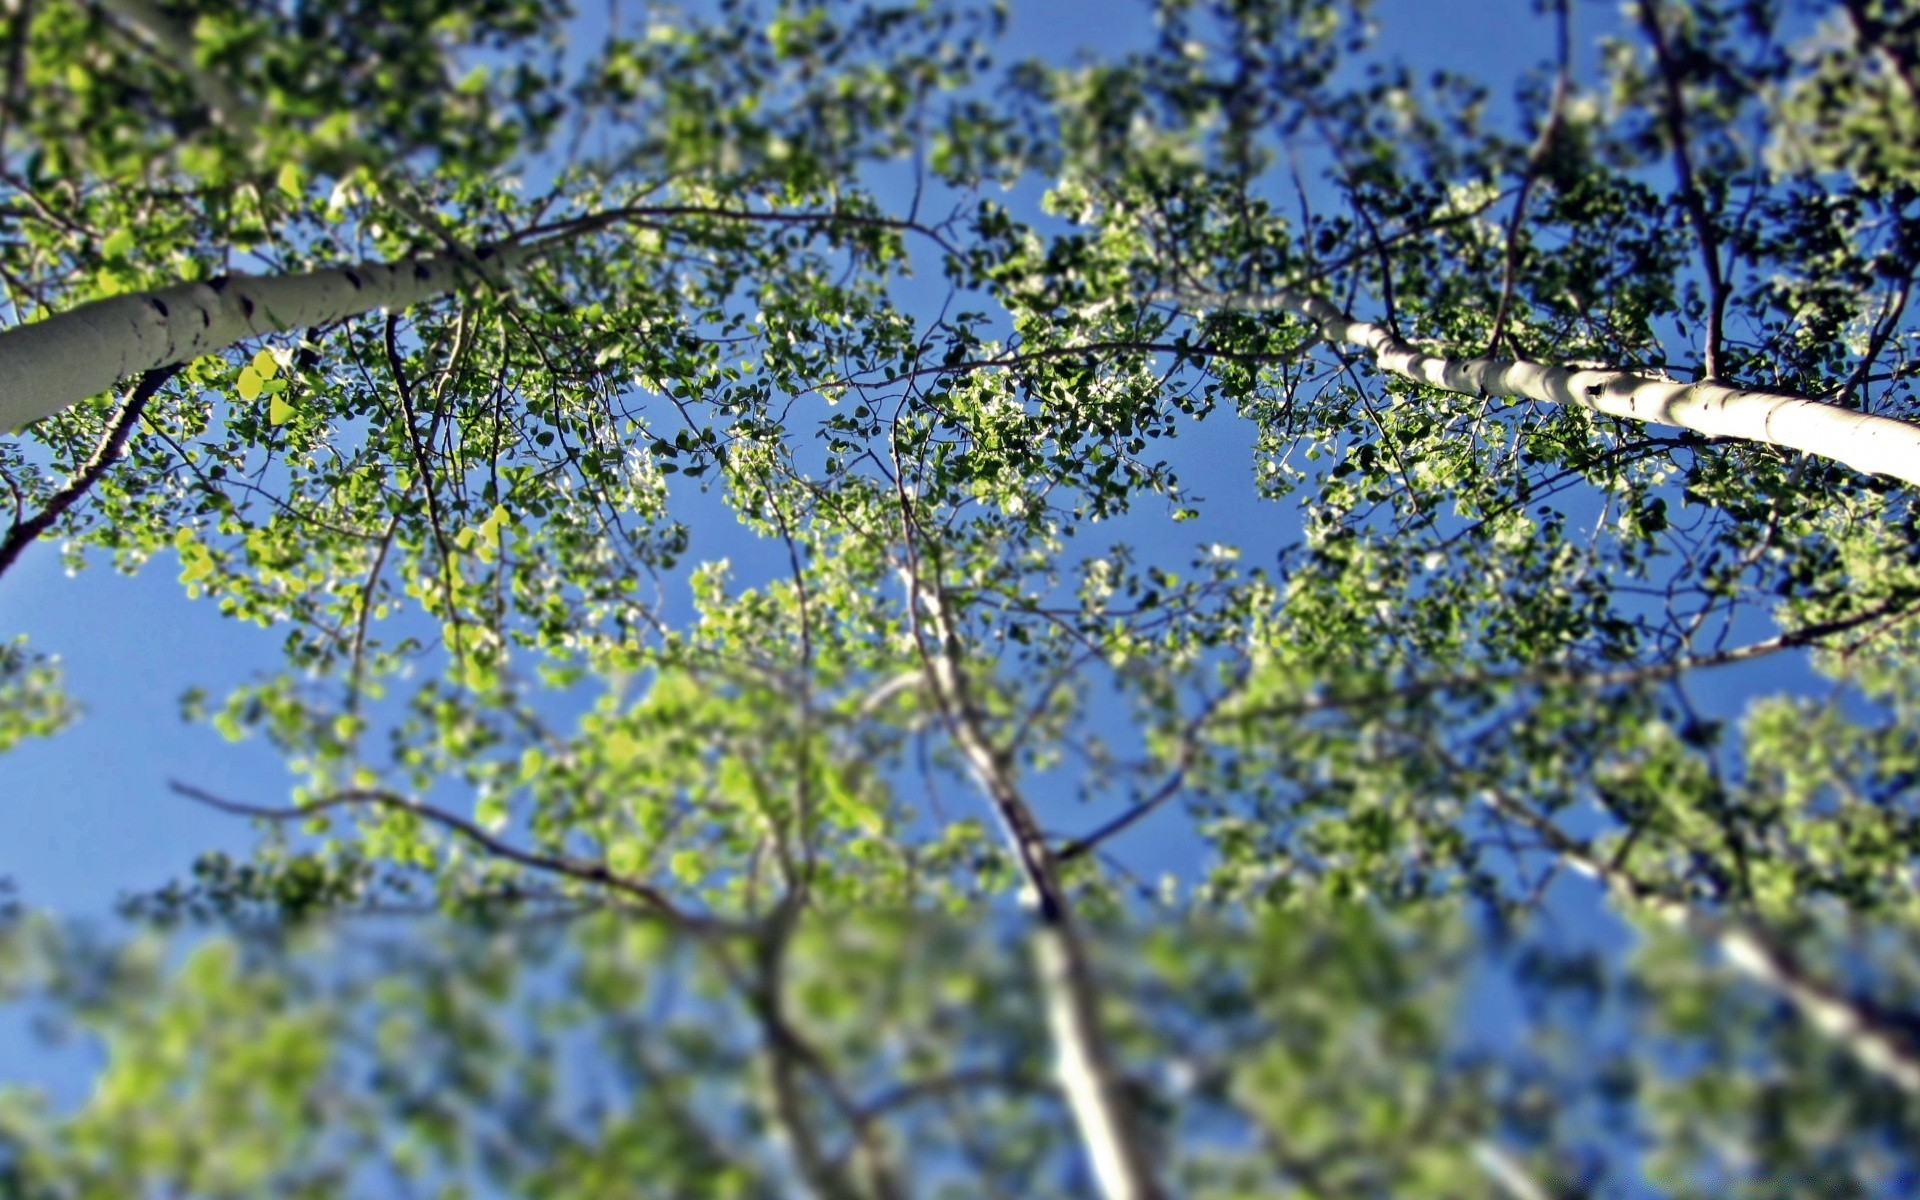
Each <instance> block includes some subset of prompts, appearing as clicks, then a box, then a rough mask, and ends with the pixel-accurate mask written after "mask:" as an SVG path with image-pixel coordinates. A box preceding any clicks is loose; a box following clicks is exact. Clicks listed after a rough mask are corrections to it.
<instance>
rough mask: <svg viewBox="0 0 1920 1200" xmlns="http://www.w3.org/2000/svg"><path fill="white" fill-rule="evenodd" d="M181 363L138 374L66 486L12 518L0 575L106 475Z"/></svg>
mask: <svg viewBox="0 0 1920 1200" xmlns="http://www.w3.org/2000/svg"><path fill="white" fill-rule="evenodd" d="M181 365H182V364H179V363H176V364H174V365H173V366H170V367H156V368H154V369H153V370H151V371H148V372H147V373H146V374H144V375H142V376H141V377H140V382H139V383H137V384H135V385H134V388H133V393H132V394H131V395H130V396H128V397H127V402H126V403H125V404H124V405H122V406H121V408H120V411H119V413H117V414H116V415H115V416H114V418H113V423H112V424H110V425H108V426H107V431H106V433H104V434H103V435H101V438H100V444H99V445H98V446H96V447H95V448H94V451H93V454H92V456H91V457H89V458H88V459H87V461H86V462H84V463H82V464H81V466H80V469H79V470H78V471H76V472H74V475H73V478H71V479H69V480H67V483H66V486H64V487H62V488H61V489H60V490H59V491H57V492H55V493H54V494H53V495H52V496H50V497H48V499H47V503H46V506H45V507H44V508H42V509H41V510H40V511H39V512H37V513H35V514H34V515H33V516H31V517H28V518H27V519H25V520H24V521H23V520H19V519H17V518H16V519H15V521H14V523H13V527H12V528H11V529H9V530H7V536H6V538H5V539H4V540H0V575H5V574H6V573H7V569H8V568H9V567H11V566H13V563H14V560H15V559H17V558H19V557H20V552H21V551H23V550H25V549H26V548H27V547H28V546H29V545H31V544H32V543H33V541H34V539H35V538H37V537H39V536H40V535H41V534H43V533H45V532H46V531H47V530H48V529H49V528H51V527H52V525H53V523H54V522H55V521H57V520H59V519H60V514H61V513H64V512H66V511H67V510H68V509H69V508H72V507H73V505H74V504H75V502H77V501H78V500H79V499H80V497H82V496H84V495H86V494H87V491H88V489H90V488H92V487H93V485H94V484H95V483H97V482H98V481H99V479H100V477H101V476H102V475H104V474H106V471H107V468H108V467H110V466H112V465H113V464H114V462H115V460H117V459H118V458H119V457H120V451H121V450H122V448H124V447H125V446H126V444H127V438H128V437H129V436H130V435H131V434H132V433H133V427H134V426H135V425H136V424H138V423H139V421H140V414H141V413H142V412H143V411H145V410H146V407H147V402H148V401H150V400H152V399H153V397H154V395H155V393H157V392H159V390H160V388H161V387H162V386H163V385H164V384H165V383H166V382H167V380H169V379H172V378H173V377H174V376H175V375H176V374H178V373H179V371H180V367H181Z"/></svg>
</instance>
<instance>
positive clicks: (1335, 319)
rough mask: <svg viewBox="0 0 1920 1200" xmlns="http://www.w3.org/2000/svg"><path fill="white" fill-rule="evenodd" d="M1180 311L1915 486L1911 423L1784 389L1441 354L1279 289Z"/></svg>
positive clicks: (1426, 376)
mask: <svg viewBox="0 0 1920 1200" xmlns="http://www.w3.org/2000/svg"><path fill="white" fill-rule="evenodd" d="M1166 298H1168V299H1172V300H1174V301H1175V302H1177V303H1180V304H1182V305H1183V306H1186V307H1190V308H1191V307H1201V306H1204V307H1209V308H1222V309H1232V310H1237V311H1241V312H1256V311H1278V312H1284V313H1288V314H1291V315H1292V316H1296V317H1299V318H1300V319H1301V320H1303V321H1306V322H1308V323H1310V324H1312V325H1313V326H1314V327H1315V328H1316V329H1318V330H1319V332H1320V336H1321V337H1323V338H1325V339H1326V340H1327V341H1330V342H1340V343H1345V344H1348V345H1354V346H1360V347H1363V348H1365V349H1366V350H1368V351H1370V352H1372V354H1373V358H1374V362H1375V363H1377V364H1378V365H1379V367H1380V369H1381V370H1383V371H1388V372H1391V373H1393V374H1395V375H1402V376H1405V377H1406V378H1408V379H1414V380H1418V381H1419V382H1421V383H1425V384H1429V385H1431V386H1433V387H1437V388H1440V389H1442V390H1444V391H1449V392H1458V393H1461V394H1463V395H1468V396H1509V397H1512V398H1515V399H1521V400H1540V401H1544V402H1546V403H1549V404H1564V405H1569V406H1571V407H1575V408H1584V409H1587V410H1588V411H1590V412H1597V413H1603V414H1605V415H1607V416H1610V417H1621V418H1624V419H1626V420H1629V421H1644V422H1646V423H1649V424H1653V425H1672V426H1676V427H1678V428H1680V429H1691V430H1693V431H1694V432H1695V433H1699V434H1704V435H1705V436H1707V437H1720V438H1738V439H1740V440H1742V441H1748V442H1764V443H1766V444H1767V445H1769V446H1780V447H1783V448H1785V449H1789V450H1799V451H1802V452H1804V453H1807V454H1813V455H1818V456H1819V457H1821V458H1829V459H1832V460H1833V461H1835V462H1839V463H1844V464H1846V465H1847V466H1849V467H1852V468H1853V469H1854V470H1856V471H1862V472H1865V473H1867V474H1869V475H1890V476H1892V477H1893V478H1895V479H1900V480H1904V481H1906V482H1907V483H1913V484H1920V425H1913V424H1909V423H1908V422H1905V421H1897V420H1894V419H1893V418H1891V417H1879V416H1874V415H1873V414H1871V413H1863V412H1856V411H1854V410H1853V409H1849V408H1842V407H1840V406H1839V405H1837V404H1829V403H1827V402H1825V401H1823V400H1814V399H1811V398H1809V397H1806V396H1795V395H1791V394H1789V393H1784V392H1767V391H1760V390H1756V389H1753V388H1742V387H1731V386H1728V385H1725V384H1719V383H1677V382H1675V381H1673V380H1671V379H1655V378H1652V377H1649V376H1646V375H1637V374H1635V373H1633V372H1631V371H1621V370H1610V369H1598V370H1594V369H1583V368H1573V367H1555V366H1547V365H1545V364H1542V363H1531V362H1519V361H1516V360H1514V359H1506V358H1470V359H1459V358H1447V357H1444V356H1441V355H1435V354H1429V353H1427V352H1426V351H1424V350H1421V349H1420V348H1418V347H1416V346H1413V345H1410V344H1408V343H1407V342H1404V341H1401V340H1400V339H1399V338H1397V337H1395V336H1393V334H1392V332H1391V331H1389V330H1388V329H1387V328H1386V327H1385V326H1383V325H1377V324H1374V323H1373V322H1371V321H1358V320H1355V319H1354V318H1353V317H1352V316H1350V315H1348V314H1347V313H1344V312H1342V311H1340V309H1339V308H1337V307H1335V306H1334V305H1333V304H1330V303H1328V302H1327V301H1325V300H1322V299H1320V298H1319V297H1318V296H1312V295H1308V294H1307V293H1305V292H1298V291H1295V290H1293V289H1292V288H1279V289H1277V290H1275V291H1273V292H1272V293H1270V294H1267V295H1263V296H1258V297H1248V296H1219V295H1190V294H1185V293H1183V294H1180V295H1177V296H1171V297H1166Z"/></svg>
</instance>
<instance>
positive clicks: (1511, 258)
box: [1487, 0, 1573, 358]
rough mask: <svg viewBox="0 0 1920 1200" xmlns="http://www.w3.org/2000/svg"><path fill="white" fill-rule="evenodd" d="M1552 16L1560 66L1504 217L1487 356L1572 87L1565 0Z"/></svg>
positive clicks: (1496, 341)
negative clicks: (1504, 234) (1522, 234)
mask: <svg viewBox="0 0 1920 1200" xmlns="http://www.w3.org/2000/svg"><path fill="white" fill-rule="evenodd" d="M1554 15H1555V16H1556V17H1557V18H1558V22H1559V43H1560V69H1559V72H1558V73H1557V74H1556V75H1555V76H1554V80H1553V99H1552V100H1551V101H1549V102H1548V104H1547V117H1546V120H1544V121H1542V122H1541V123H1540V132H1539V134H1538V135H1537V136H1535V138H1534V139H1533V146H1532V147H1531V148H1530V149H1529V150H1528V151H1527V164H1526V175H1525V176H1524V177H1523V178H1522V179H1521V180H1520V193H1519V195H1517V196H1515V197H1514V199H1513V213H1512V215H1510V216H1509V217H1508V218H1507V253H1506V259H1505V261H1504V262H1503V263H1502V264H1501V268H1500V306H1499V308H1497V309H1495V310H1494V314H1493V333H1492V334H1490V335H1489V336H1488V337H1487V357H1489V358H1491V357H1493V356H1494V355H1496V354H1498V353H1500V339H1502V338H1503V337H1505V336H1506V333H1507V317H1508V316H1509V315H1510V314H1511V313H1512V311H1513V285H1514V276H1515V274H1516V271H1517V268H1518V266H1519V262H1520V223H1521V222H1522V221H1524V220H1525V219H1526V216H1527V200H1528V198H1529V197H1531V196H1532V195H1533V185H1534V184H1535V183H1538V182H1539V180H1540V168H1541V167H1542V166H1544V165H1545V163H1546V161H1547V152H1548V151H1550V150H1552V149H1553V139H1554V138H1555V137H1556V136H1558V135H1559V132H1560V122H1561V120H1562V119H1563V118H1564V116H1565V112H1566V105H1567V93H1568V92H1569V91H1571V90H1572V84H1573V70H1572V53H1571V41H1572V31H1571V29H1570V28H1569V27H1570V26H1571V25H1572V19H1571V18H1570V17H1569V16H1568V15H1567V0H1557V3H1555V5H1554Z"/></svg>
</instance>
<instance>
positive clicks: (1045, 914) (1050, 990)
mask: <svg viewBox="0 0 1920 1200" xmlns="http://www.w3.org/2000/svg"><path fill="white" fill-rule="evenodd" d="M907 585H908V591H909V594H910V595H911V596H912V597H914V600H915V602H916V604H917V605H919V606H923V607H924V608H925V610H926V612H927V614H928V616H929V617H930V618H931V620H930V622H929V623H930V624H931V626H932V629H931V630H930V632H931V633H932V638H931V640H932V641H933V643H934V645H933V646H932V647H927V646H926V645H925V643H924V642H923V643H922V649H923V652H924V653H925V654H926V658H927V670H928V675H929V677H930V679H931V682H932V684H933V687H934V694H935V697H936V699H937V700H938V702H939V705H940V708H941V710H942V712H943V713H944V714H945V715H946V717H947V719H948V723H949V727H950V728H951V730H952V732H953V736H954V740H955V742H956V743H957V744H958V745H959V748H960V753H961V755H962V756H963V757H964V758H965V759H966V762H967V766H968V767H969V769H970V770H971V771H972V773H973V776H974V779H975V781H976V782H977V783H978V784H979V785H980V789H981V790H982V791H984V792H985V793H986V794H987V798H988V799H989V800H990V801H991V802H992V804H993V807H994V811H995V812H996V814H997V815H998V816H999V818H1000V823H1001V825H1002V827H1003V829H1004V830H1005V832H1006V835H1007V838H1008V840H1009V841H1010V842H1011V843H1012V849H1013V852H1014V858H1015V861H1016V862H1017V863H1018V864H1019V870H1020V874H1021V877H1022V882H1023V883H1024V884H1025V887H1024V889H1023V890H1024V891H1025V893H1026V899H1027V902H1028V905H1029V907H1031V908H1032V909H1033V910H1034V916H1035V923H1034V930H1033V956H1034V968H1035V972H1036V974H1037V975H1038V976H1039V981H1040V992H1041V996H1042V998H1043V1000H1044V1003H1045V1004H1046V1008H1047V1027H1048V1033H1049V1035H1050V1037H1051V1039H1052V1042H1053V1047H1054V1054H1055V1056H1056V1063H1055V1074H1056V1075H1057V1077H1058V1079H1059V1081H1060V1087H1061V1090H1062V1091H1063V1092H1065V1093H1066V1098H1067V1108H1068V1110H1069V1111H1070V1112H1071V1113H1072V1114H1073V1122H1074V1126H1075V1128H1076V1129H1077V1130H1078V1131H1079V1134H1080V1142H1081V1145H1082V1146H1084V1147H1085V1149H1086V1151H1087V1157H1088V1158H1089V1159H1090V1160H1092V1165H1093V1174H1094V1178H1095V1179H1096V1180H1098V1182H1099V1185H1100V1192H1101V1194H1102V1195H1103V1196H1105V1197H1106V1198H1107V1200H1161V1198H1162V1197H1163V1196H1164V1195H1165V1192H1164V1191H1163V1190H1162V1189H1161V1187H1160V1183H1159V1180H1158V1178H1157V1177H1156V1175H1155V1173H1154V1169H1153V1163H1152V1159H1151V1156H1150V1155H1149V1154H1148V1151H1147V1146H1146V1143H1145V1141H1144V1140H1143V1138H1142V1137H1141V1133H1142V1131H1141V1130H1140V1129H1139V1128H1138V1127H1137V1125H1136V1117H1135V1114H1134V1113H1133V1111H1132V1107H1131V1105H1130V1104H1129V1103H1128V1101H1127V1097H1126V1093H1125V1090H1124V1088H1123V1087H1122V1083H1121V1077H1120V1069H1119V1066H1118V1064H1117V1063H1116V1061H1115V1059H1114V1055H1113V1050H1112V1047H1111V1044H1110V1043H1109V1042H1108V1040H1107V1036H1106V1029H1105V1027H1104V1026H1103V1025H1102V1023H1101V1019H1100V985H1099V981H1098V980H1097V979H1095V977H1094V972H1093V962H1092V957H1091V955H1090V954H1089V953H1088V950H1087V944H1086V939H1085V937H1084V936H1083V935H1082V934H1081V931H1080V929H1079V926H1078V923H1077V922H1076V921H1075V920H1074V919H1073V909H1072V905H1071V903H1070V901H1069V898H1068V896H1067V893H1066V889H1065V888H1064V887H1062V886H1061V884H1060V878H1059V870H1058V865H1057V862H1056V858H1055V855H1054V853H1053V851H1052V849H1051V848H1050V847H1049V846H1048V845H1047V839H1046V835H1045V834H1044V833H1043V832H1042V831H1041V829H1040V825H1039V823H1038V822H1037V821H1036V820H1035V819H1034V816H1033V810H1032V808H1031V807H1030V806H1029V805H1028V804H1027V802H1026V798H1025V797H1024V796H1022V795H1021V793H1020V791H1019V789H1018V788H1017V787H1016V786H1015V784H1014V782H1013V778H1012V775H1011V773H1010V772H1009V771H1008V769H1007V765H1006V763H1005V761H1004V759H1003V758H1002V756H1001V755H1000V754H999V753H997V752H996V751H995V750H994V748H993V746H992V745H991V744H990V743H989V742H988V740H987V737H986V735H985V733H984V732H983V731H982V730H981V728H980V722H979V717H978V712H977V710H976V709H975V707H974V705H973V703H972V700H971V697H970V696H969V695H968V691H967V684H966V680H965V677H964V675H963V674H962V672H961V669H960V667H959V665H958V662H957V655H956V654H955V646H954V638H953V634H952V629H951V627H950V626H949V625H948V622H947V617H946V613H945V610H944V608H943V606H942V605H941V602H940V597H939V595H938V594H937V593H936V592H934V591H933V590H932V589H930V588H927V587H925V586H924V585H923V584H922V583H921V582H920V581H918V580H916V579H913V578H909V579H908V580H907Z"/></svg>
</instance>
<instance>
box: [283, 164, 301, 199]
mask: <svg viewBox="0 0 1920 1200" xmlns="http://www.w3.org/2000/svg"><path fill="white" fill-rule="evenodd" d="M278 183H279V185H280V191H281V192H282V193H284V194H285V195H286V197H287V198H288V199H290V200H298V199H299V198H300V197H301V196H303V195H305V194H306V191H307V185H306V180H304V179H302V178H301V177H300V166H299V164H298V163H294V162H284V163H281V164H280V178H279V180H278Z"/></svg>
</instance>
